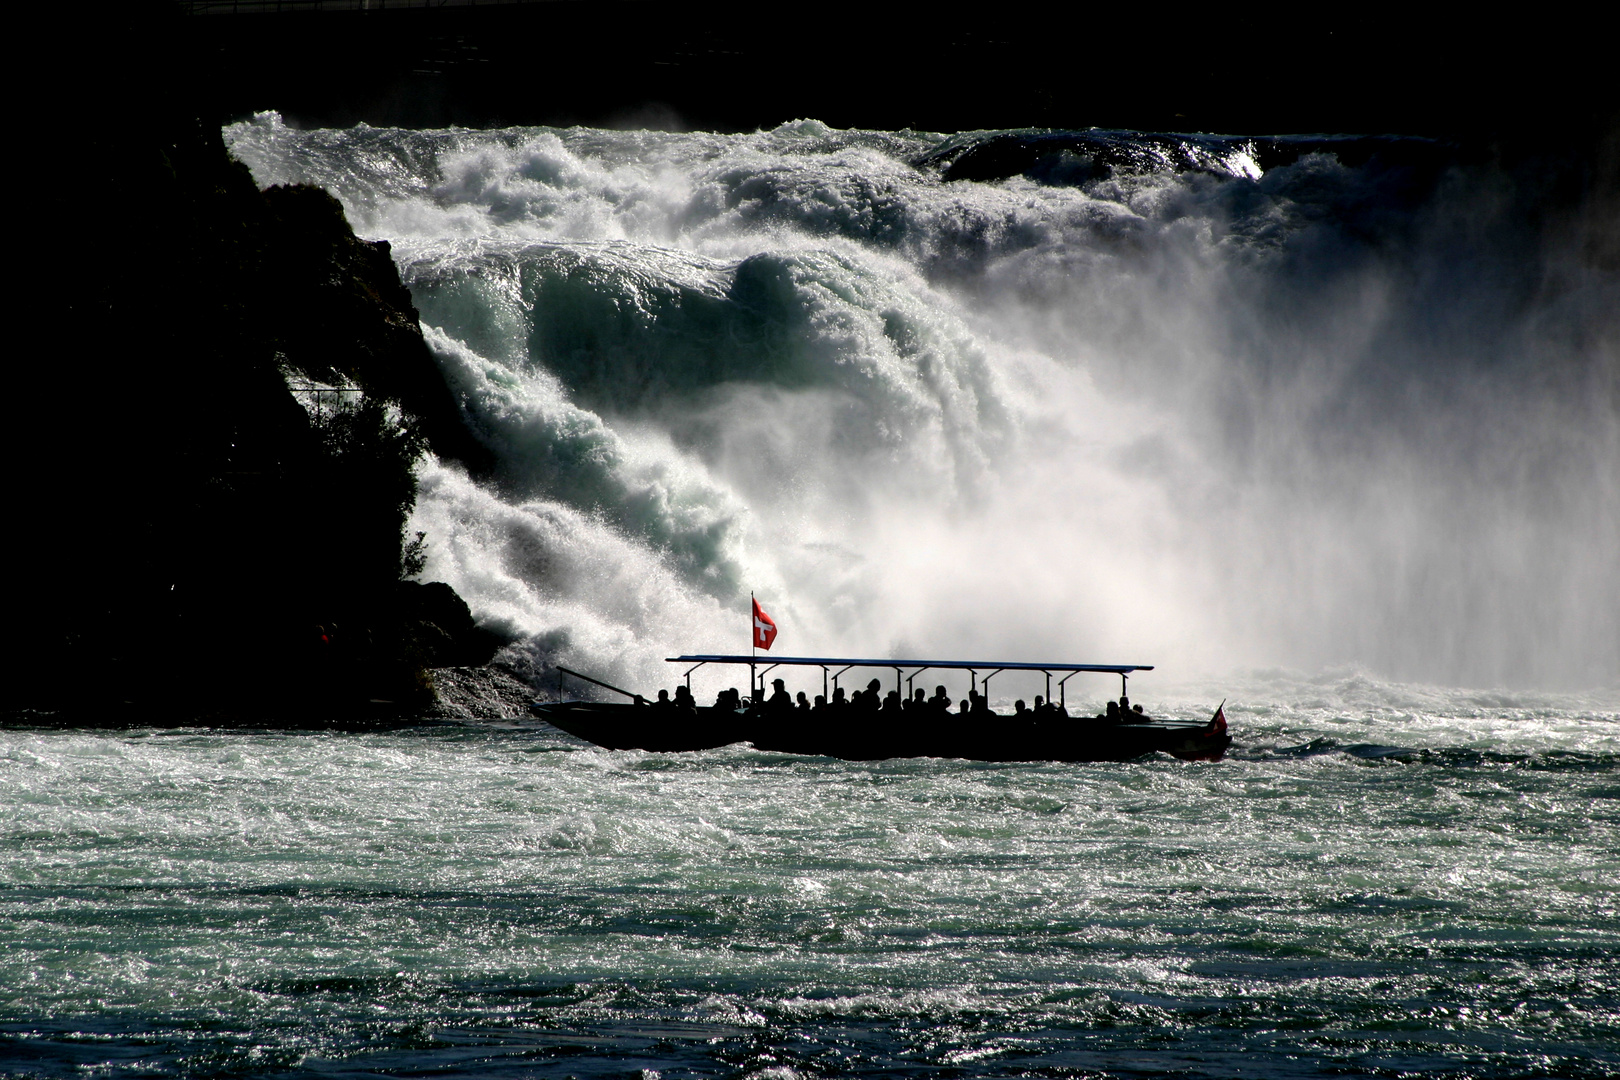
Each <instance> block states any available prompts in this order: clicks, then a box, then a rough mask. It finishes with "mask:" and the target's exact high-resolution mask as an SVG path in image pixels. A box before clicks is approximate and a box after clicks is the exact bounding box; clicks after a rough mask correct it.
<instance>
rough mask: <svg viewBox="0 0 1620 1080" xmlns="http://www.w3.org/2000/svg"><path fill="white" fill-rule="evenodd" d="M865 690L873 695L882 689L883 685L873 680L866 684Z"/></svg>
mask: <svg viewBox="0 0 1620 1080" xmlns="http://www.w3.org/2000/svg"><path fill="white" fill-rule="evenodd" d="M866 688H867V689H868V690H871V691H873V692H874V693H875V692H876V691H878V690H881V689H883V684H882V683H881V682H879V681H878V680H876V679H873V680H872V681H871V682H869V683H867V684H866Z"/></svg>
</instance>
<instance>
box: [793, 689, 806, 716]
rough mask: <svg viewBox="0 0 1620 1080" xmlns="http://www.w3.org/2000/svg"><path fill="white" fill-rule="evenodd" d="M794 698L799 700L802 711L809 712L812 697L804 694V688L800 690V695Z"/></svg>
mask: <svg viewBox="0 0 1620 1080" xmlns="http://www.w3.org/2000/svg"><path fill="white" fill-rule="evenodd" d="M794 700H795V701H796V702H798V708H799V711H800V712H802V713H807V712H809V711H810V699H809V698H807V697H805V696H804V691H803V690H800V691H799V696H798V697H796V698H794Z"/></svg>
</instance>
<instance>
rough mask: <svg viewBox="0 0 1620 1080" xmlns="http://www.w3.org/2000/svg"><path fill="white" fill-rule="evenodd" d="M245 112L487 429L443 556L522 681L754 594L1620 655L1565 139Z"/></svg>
mask: <svg viewBox="0 0 1620 1080" xmlns="http://www.w3.org/2000/svg"><path fill="white" fill-rule="evenodd" d="M226 134H227V139H228V142H229V144H230V145H231V147H232V149H233V151H234V152H235V153H236V154H237V156H238V157H240V158H241V159H242V160H243V161H245V162H246V163H247V164H248V165H249V166H250V167H251V168H252V170H253V172H254V175H255V176H256V178H257V179H258V180H259V182H260V183H261V184H271V183H286V182H304V183H315V184H320V185H323V186H325V187H327V188H329V189H330V190H332V191H333V192H334V194H336V195H337V196H338V197H339V198H340V199H341V200H342V201H343V203H344V205H345V207H346V209H347V211H348V213H349V216H350V219H351V221H352V222H353V223H354V225H355V227H356V229H357V231H359V232H361V233H362V234H366V235H370V236H375V237H383V238H386V239H388V240H390V241H391V242H392V243H393V245H394V252H395V255H396V258H397V259H398V261H399V264H400V267H401V270H402V272H403V274H404V275H405V278H406V281H407V283H408V284H409V285H410V287H411V290H412V293H413V295H414V296H415V298H416V302H417V304H418V306H419V308H420V309H421V313H422V321H423V325H424V327H425V330H426V333H427V337H428V341H429V344H430V345H431V347H432V349H433V351H434V353H435V355H436V356H437V357H438V358H439V361H440V364H441V366H442V368H443V370H444V373H445V378H446V380H447V381H448V382H449V384H450V385H451V386H452V388H453V389H454V390H455V391H456V392H457V394H458V395H459V398H460V400H461V401H462V403H463V406H464V408H465V412H466V417H467V419H468V422H469V424H470V425H471V426H472V428H473V429H474V430H475V431H476V432H477V433H478V435H479V437H480V438H481V439H483V440H484V441H485V442H486V443H487V444H488V445H489V446H490V447H491V448H492V449H494V450H495V451H496V454H497V456H498V458H499V461H500V465H499V467H498V469H497V471H496V473H495V475H493V476H490V477H480V478H476V479H475V478H471V477H469V476H467V475H466V474H465V473H464V472H462V471H461V470H460V469H459V468H458V467H456V466H454V465H451V464H444V463H439V462H430V463H429V464H427V465H426V466H425V467H424V469H423V472H422V491H421V496H420V498H419V501H418V505H417V510H416V519H415V522H414V524H413V526H412V527H413V528H415V529H421V530H423V531H424V532H426V533H427V535H428V541H429V562H428V566H427V570H426V573H425V576H426V577H427V578H430V579H438V580H445V581H448V582H450V583H451V584H452V585H454V586H455V587H456V588H457V590H458V591H460V592H461V593H462V594H463V595H464V596H466V597H467V598H468V600H469V602H470V603H471V604H472V605H473V607H474V610H475V612H476V613H477V614H478V615H479V617H480V618H482V619H484V620H486V621H488V622H490V623H494V624H499V625H501V626H504V627H506V628H509V629H511V630H513V631H515V632H517V633H519V634H521V635H522V636H523V638H524V642H525V643H524V644H523V645H520V646H518V647H517V651H518V653H519V654H521V656H522V657H523V658H526V662H528V663H530V664H532V666H533V670H534V671H535V672H536V675H537V677H539V676H540V675H541V674H543V672H545V671H546V670H548V668H549V667H550V666H551V665H552V664H554V663H558V662H560V663H565V664H570V665H584V666H586V667H588V668H590V669H591V670H594V671H598V672H600V673H602V674H603V675H605V676H611V677H614V678H617V679H621V680H627V681H630V682H633V683H635V684H637V685H638V686H639V687H646V686H652V685H658V684H660V683H665V684H667V683H668V681H669V680H670V677H671V675H670V672H669V669H668V667H667V665H665V664H664V663H663V662H662V658H663V657H665V656H668V655H672V654H673V653H675V652H687V651H693V652H701V651H711V650H712V651H724V652H738V651H742V649H743V647H744V646H745V645H746V643H747V633H748V629H747V627H748V623H747V620H746V611H747V596H748V593H749V592H750V591H752V592H755V593H757V594H758V595H759V597H760V598H761V601H762V602H763V603H764V604H765V605H766V606H767V607H768V608H769V609H770V610H771V611H772V613H773V614H774V615H775V616H776V617H777V621H778V624H779V625H780V626H782V627H783V636H782V638H781V640H780V643H779V645H778V649H779V650H782V649H785V650H786V651H787V652H789V653H793V654H800V655H803V654H811V655H816V654H821V655H896V654H899V653H909V654H919V653H925V654H937V655H949V654H957V655H972V656H984V657H1029V658H1045V659H1053V660H1058V659H1080V660H1097V661H1102V662H1125V663H1136V662H1147V663H1157V664H1159V665H1161V666H1162V667H1164V668H1168V669H1171V670H1175V671H1178V672H1183V673H1187V674H1189V675H1192V674H1196V673H1215V672H1220V671H1229V670H1231V669H1232V668H1234V667H1239V666H1245V665H1268V666H1269V665H1288V666H1294V667H1297V668H1302V669H1308V670H1314V669H1320V668H1322V667H1324V666H1327V665H1342V664H1352V665H1357V664H1359V665H1362V666H1364V667H1365V668H1367V669H1369V670H1372V671H1376V672H1378V673H1380V674H1382V675H1384V676H1387V677H1394V678H1403V679H1412V680H1420V681H1426V682H1434V683H1452V684H1464V685H1502V684H1510V685H1539V686H1563V687H1583V686H1584V687H1591V686H1597V685H1612V683H1613V680H1614V677H1615V672H1616V671H1620V560H1616V559H1615V558H1614V555H1613V553H1614V551H1616V550H1620V398H1617V396H1616V393H1617V391H1616V385H1617V382H1616V380H1617V373H1616V363H1615V359H1614V358H1615V355H1616V348H1617V342H1620V332H1617V325H1616V324H1617V316H1616V314H1615V313H1616V312H1617V311H1620V288H1617V286H1616V282H1615V280H1614V278H1613V275H1612V274H1607V273H1606V272H1605V271H1604V270H1603V269H1602V267H1601V265H1600V261H1599V259H1598V257H1597V256H1596V255H1594V254H1592V252H1593V251H1594V250H1595V247H1594V244H1593V242H1592V241H1593V238H1594V237H1597V236H1601V235H1603V234H1604V230H1609V231H1612V230H1614V229H1615V228H1616V226H1617V223H1616V221H1615V220H1614V215H1613V213H1612V209H1606V204H1603V205H1600V204H1599V203H1597V202H1596V201H1594V200H1591V199H1583V198H1582V197H1580V196H1578V195H1576V196H1570V195H1569V194H1568V191H1567V188H1568V185H1567V184H1565V185H1564V187H1559V186H1558V184H1559V182H1561V181H1560V180H1559V178H1560V176H1563V174H1561V173H1559V171H1558V170H1559V169H1560V168H1562V166H1560V165H1559V163H1558V162H1556V161H1548V162H1540V163H1532V164H1518V165H1512V166H1510V165H1504V164H1501V163H1498V162H1495V161H1491V160H1483V159H1478V158H1476V157H1470V156H1469V154H1468V153H1467V152H1465V151H1464V150H1462V149H1458V148H1450V147H1445V146H1438V145H1436V144H1432V143H1426V142H1422V141H1419V140H1405V141H1402V140H1384V141H1383V142H1381V143H1378V144H1376V145H1373V144H1371V143H1369V142H1368V141H1367V140H1361V141H1353V140H1352V141H1344V140H1340V141H1335V140H1332V139H1323V140H1316V141H1315V142H1310V141H1306V140H1293V141H1290V140H1276V139H1274V140H1247V141H1245V140H1237V139H1225V140H1222V139H1215V138H1210V137H1198V138H1176V137H1168V136H1148V135H1137V134H1134V133H1128V132H1127V133H1119V132H1115V133H1070V134H1061V133H1018V132H1002V133H984V134H981V135H967V136H956V137H952V138H946V137H943V136H935V135H927V134H919V133H912V132H900V133H885V132H860V131H834V130H830V129H828V128H826V127H824V126H823V125H820V124H817V123H814V122H809V121H802V122H798V123H794V124H789V125H784V126H783V127H781V128H778V129H775V130H773V131H766V132H757V133H754V134H751V135H714V134H704V133H691V134H666V133H652V132H617V131H598V130H589V129H579V128H575V129H569V130H552V129H508V130H501V131H483V132H473V131H463V130H452V131H434V132H413V131H396V130H382V129H373V128H367V127H364V126H361V127H357V128H354V129H351V130H345V131H332V130H321V131H298V130H293V129H290V128H288V127H286V126H285V125H283V123H282V122H281V121H280V119H279V118H278V117H277V116H275V115H274V114H264V115H261V116H259V117H257V118H255V119H254V120H253V121H251V122H246V123H241V124H236V125H233V126H231V127H230V128H229V129H227V132H226ZM1538 185H1539V186H1538ZM1560 193H1562V194H1560ZM720 678H723V676H716V677H715V679H716V680H718V679H720ZM715 685H718V681H716V683H715ZM699 689H701V690H708V689H711V687H710V686H709V685H708V684H703V685H702V686H701V687H699Z"/></svg>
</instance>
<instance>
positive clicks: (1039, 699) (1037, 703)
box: [1035, 694, 1046, 711]
mask: <svg viewBox="0 0 1620 1080" xmlns="http://www.w3.org/2000/svg"><path fill="white" fill-rule="evenodd" d="M1045 704H1046V699H1045V698H1043V697H1041V695H1039V694H1036V695H1035V708H1036V710H1037V711H1039V710H1040V707H1041V706H1042V705H1045Z"/></svg>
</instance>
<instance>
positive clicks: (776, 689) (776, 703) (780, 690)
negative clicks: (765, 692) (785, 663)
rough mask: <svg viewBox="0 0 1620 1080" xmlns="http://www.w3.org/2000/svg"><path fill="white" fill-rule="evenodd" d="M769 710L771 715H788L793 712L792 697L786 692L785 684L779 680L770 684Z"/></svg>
mask: <svg viewBox="0 0 1620 1080" xmlns="http://www.w3.org/2000/svg"><path fill="white" fill-rule="evenodd" d="M771 689H772V691H773V692H772V694H771V701H770V710H771V712H772V713H789V712H792V711H793V696H792V695H791V694H789V693H788V692H787V683H785V682H783V681H782V680H781V679H774V680H772V682H771Z"/></svg>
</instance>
